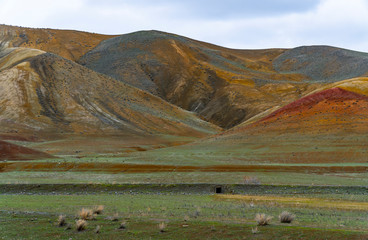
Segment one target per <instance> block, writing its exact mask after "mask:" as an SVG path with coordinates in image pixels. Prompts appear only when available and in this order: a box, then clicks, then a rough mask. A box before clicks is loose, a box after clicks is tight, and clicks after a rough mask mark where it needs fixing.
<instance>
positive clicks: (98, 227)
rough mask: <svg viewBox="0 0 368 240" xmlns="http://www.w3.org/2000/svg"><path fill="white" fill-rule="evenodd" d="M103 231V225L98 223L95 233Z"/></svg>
mask: <svg viewBox="0 0 368 240" xmlns="http://www.w3.org/2000/svg"><path fill="white" fill-rule="evenodd" d="M100 231H101V226H100V225H97V227H96V229H95V233H100Z"/></svg>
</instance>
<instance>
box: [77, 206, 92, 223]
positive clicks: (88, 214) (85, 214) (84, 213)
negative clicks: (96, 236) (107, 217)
mask: <svg viewBox="0 0 368 240" xmlns="http://www.w3.org/2000/svg"><path fill="white" fill-rule="evenodd" d="M78 215H79V218H80V219H83V220H93V219H94V218H95V215H94V214H93V211H92V210H91V209H88V208H82V210H80V211H79V212H78Z"/></svg>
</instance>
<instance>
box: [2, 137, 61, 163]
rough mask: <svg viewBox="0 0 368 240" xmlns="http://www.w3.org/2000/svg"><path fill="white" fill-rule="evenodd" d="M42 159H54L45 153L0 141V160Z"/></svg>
mask: <svg viewBox="0 0 368 240" xmlns="http://www.w3.org/2000/svg"><path fill="white" fill-rule="evenodd" d="M44 158H55V157H54V156H51V155H49V154H47V153H43V152H40V151H36V150H33V149H30V148H26V147H22V146H18V145H15V144H11V143H8V142H4V141H1V140H0V160H1V161H3V160H11V161H16V160H35V159H44Z"/></svg>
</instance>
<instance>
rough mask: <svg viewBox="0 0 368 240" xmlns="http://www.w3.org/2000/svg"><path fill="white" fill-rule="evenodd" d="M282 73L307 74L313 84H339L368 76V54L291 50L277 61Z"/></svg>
mask: <svg viewBox="0 0 368 240" xmlns="http://www.w3.org/2000/svg"><path fill="white" fill-rule="evenodd" d="M273 66H274V68H275V70H277V71H278V72H280V73H293V74H303V75H306V76H308V77H309V78H310V79H312V80H313V81H321V82H336V81H340V80H344V79H349V78H354V77H362V76H368V53H363V52H356V51H351V50H347V49H341V48H336V47H330V46H304V47H297V48H294V49H290V50H288V51H286V52H284V53H283V54H281V55H280V56H278V57H277V58H276V59H275V60H274V61H273Z"/></svg>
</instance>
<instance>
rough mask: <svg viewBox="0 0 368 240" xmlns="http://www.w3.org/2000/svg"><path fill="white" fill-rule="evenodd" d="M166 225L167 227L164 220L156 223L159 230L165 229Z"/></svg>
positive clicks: (163, 230)
mask: <svg viewBox="0 0 368 240" xmlns="http://www.w3.org/2000/svg"><path fill="white" fill-rule="evenodd" d="M166 227H167V224H166V223H165V222H160V223H159V224H158V228H159V229H160V232H162V233H163V232H165V231H166Z"/></svg>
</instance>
